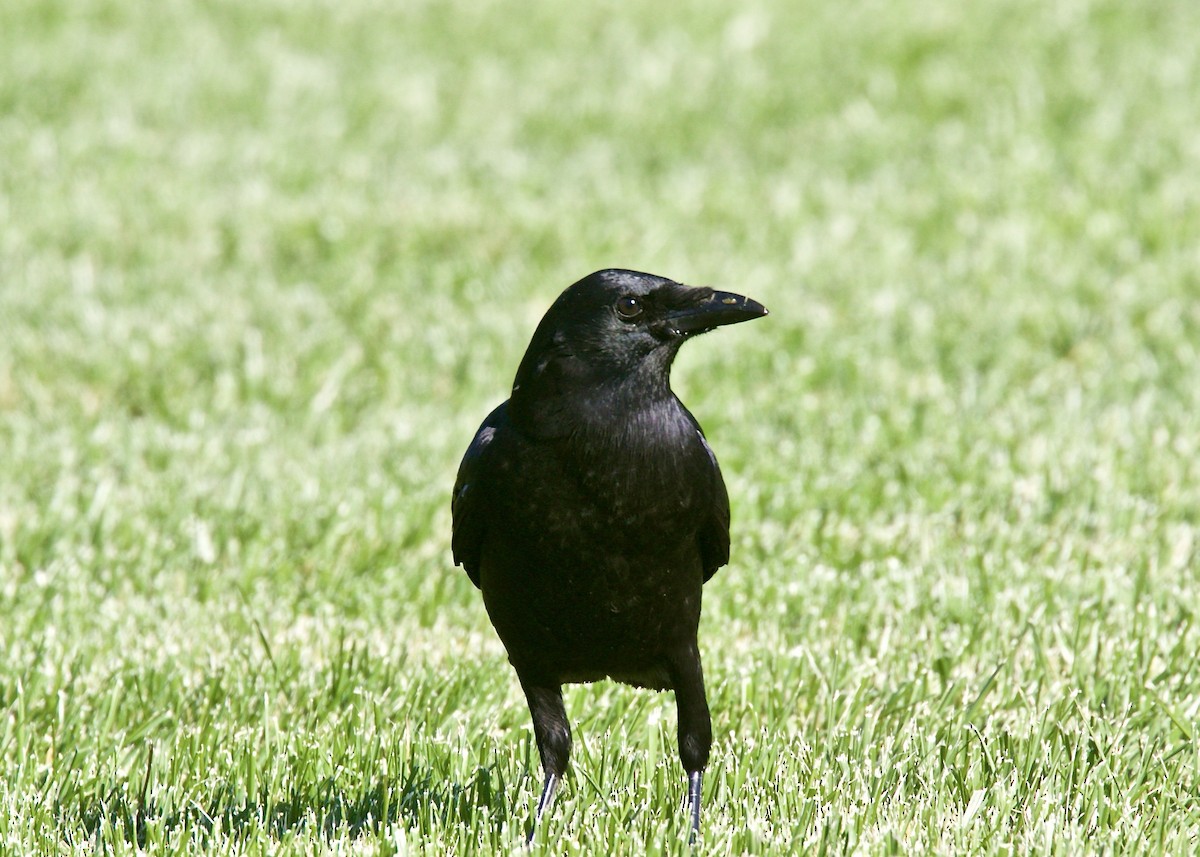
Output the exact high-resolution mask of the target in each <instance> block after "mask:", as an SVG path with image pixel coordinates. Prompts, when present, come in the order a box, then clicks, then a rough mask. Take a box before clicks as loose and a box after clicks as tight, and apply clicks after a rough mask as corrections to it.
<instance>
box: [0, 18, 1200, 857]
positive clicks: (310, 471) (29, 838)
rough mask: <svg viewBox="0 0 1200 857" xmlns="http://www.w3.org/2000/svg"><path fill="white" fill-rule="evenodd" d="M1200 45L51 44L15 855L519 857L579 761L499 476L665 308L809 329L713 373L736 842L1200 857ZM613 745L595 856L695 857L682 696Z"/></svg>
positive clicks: (748, 330)
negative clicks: (539, 356)
mask: <svg viewBox="0 0 1200 857" xmlns="http://www.w3.org/2000/svg"><path fill="white" fill-rule="evenodd" d="M1197 32H1200V6H1197V4H1195V3H1194V2H1189V0H1173V1H1172V0H1162V2H1146V3H1127V2H1112V0H1068V2H1061V3H1054V4H1048V3H1038V2H1032V0H987V2H979V3H971V4H963V3H951V2H941V0H910V2H894V3H883V2H864V3H858V4H851V5H846V4H828V3H817V2H810V0H802V2H795V3H788V2H783V0H763V2H752V3H747V4H739V5H737V6H732V5H730V4H724V3H716V2H688V3H682V4H677V5H675V4H657V5H646V6H631V5H628V4H619V3H614V2H604V3H595V4H582V5H576V6H572V7H567V6H563V5H560V4H555V3H549V2H541V0H536V2H527V3H520V4H518V3H513V2H506V0H491V1H490V2H489V1H487V0H485V2H474V3H463V2H397V3H381V2H371V0H347V2H340V3H332V2H317V0H311V2H295V3H284V2H257V0H255V2H238V3H235V2H227V1H226V0H210V2H197V0H167V2H161V3H138V2H129V0H125V2H118V0H72V2H65V0H63V2H59V0H7V2H5V3H4V4H3V5H2V6H0V707H2V710H3V714H2V715H0V765H2V766H3V769H4V776H3V777H0V842H2V843H4V847H6V848H8V849H9V850H12V851H13V853H26V854H35V853H45V854H57V853H91V852H92V851H100V850H104V849H107V850H111V851H113V852H114V853H123V852H131V851H134V850H136V849H137V848H138V847H142V848H144V849H147V850H151V851H153V852H154V853H189V852H193V851H206V852H210V853H239V854H240V853H325V852H327V851H339V850H341V849H360V850H363V851H365V852H371V853H409V852H412V853H425V852H428V853H466V852H469V851H473V850H481V851H484V852H490V851H495V850H509V849H513V848H515V847H516V845H517V843H518V842H519V841H520V838H521V835H522V834H523V831H524V829H525V825H526V824H527V823H528V820H529V812H530V802H531V800H532V799H533V798H534V796H535V794H536V790H537V787H538V781H539V774H538V771H537V768H536V752H532V753H531V750H530V732H529V729H528V726H527V724H526V717H527V714H526V712H525V708H524V703H523V700H522V699H521V696H520V693H519V690H518V688H517V685H516V681H515V678H514V676H513V675H512V674H511V671H510V670H509V668H508V666H507V664H506V662H505V660H504V654H503V650H502V648H501V647H500V645H499V643H498V641H497V640H496V639H495V637H494V634H493V633H492V631H491V629H490V627H489V625H488V623H487V619H486V615H485V613H484V610H483V606H482V603H481V600H480V598H479V597H478V593H477V592H476V591H475V590H474V588H473V587H472V586H471V584H470V582H469V581H468V580H467V578H466V576H465V575H464V574H462V573H461V571H460V570H457V569H454V568H452V566H451V560H450V556H449V489H450V487H451V485H452V482H453V476H454V470H455V468H456V466H457V463H458V457H459V455H460V454H461V452H462V450H463V449H464V448H465V446H466V444H467V442H468V441H469V439H470V437H471V435H472V432H473V431H474V429H475V427H476V425H477V424H478V422H479V421H480V420H481V419H482V418H483V416H484V415H485V414H486V413H487V411H488V410H489V409H490V408H491V407H492V406H494V405H495V404H496V403H498V402H499V401H500V400H502V399H503V398H504V397H505V396H506V395H507V390H508V387H509V385H510V383H511V378H512V374H513V372H514V371H515V368H516V364H517V362H518V361H519V359H520V356H521V354H522V353H523V351H524V348H525V345H526V342H527V341H528V337H529V335H530V333H531V332H532V330H533V327H534V325H535V324H536V322H537V320H538V319H539V318H540V316H541V313H542V312H543V311H544V310H545V308H546V307H547V306H548V305H549V303H550V302H551V301H552V300H553V298H554V297H555V296H556V295H557V294H558V293H559V291H561V289H562V288H564V287H565V286H567V285H568V284H570V283H571V282H573V281H574V280H576V279H578V278H579V277H582V276H583V275H585V274H587V273H589V272H590V271H592V270H595V269H597V268H601V267H609V266H617V267H629V268H635V269H640V270H647V271H650V272H653V273H656V274H661V275H665V276H669V277H672V278H675V279H678V280H681V281H684V282H689V283H693V284H697V285H716V286H721V287H724V288H729V289H733V290H736V291H741V292H743V293H746V294H749V295H751V296H753V297H754V298H756V299H758V300H761V301H762V302H763V303H765V304H766V305H767V306H768V307H770V309H771V312H772V314H771V316H770V318H769V319H767V320H765V321H763V322H762V323H760V324H757V325H754V326H753V327H750V326H747V327H743V328H736V329H731V330H728V331H721V332H720V333H718V334H715V335H713V336H711V337H705V338H704V339H703V340H701V341H700V342H699V343H698V344H696V345H691V346H689V347H688V348H687V349H685V351H684V354H683V355H682V356H681V358H680V361H679V363H678V365H677V369H676V372H675V387H676V390H677V391H678V392H679V393H680V395H681V397H682V398H683V399H684V401H685V402H686V403H687V404H688V405H689V407H690V408H691V409H692V411H693V412H694V413H695V414H696V415H697V417H698V418H699V419H700V421H701V422H702V423H703V424H704V426H705V428H706V430H707V432H708V434H709V437H710V440H711V441H712V444H713V446H714V448H715V449H716V451H717V454H718V455H719V457H720V459H721V462H722V465H723V469H724V471H725V474H726V481H727V482H728V484H729V488H730V494H731V497H732V502H733V515H734V547H733V562H732V564H731V566H730V567H729V568H727V569H725V570H723V571H722V572H721V573H720V574H719V575H718V576H717V577H716V578H714V580H713V581H712V582H711V584H710V586H709V587H708V588H707V589H706V605H705V620H704V623H703V625H702V639H701V642H702V647H703V652H704V656H705V659H706V668H707V674H708V680H709V684H710V695H711V697H712V701H713V707H714V717H715V727H716V732H717V736H718V746H717V753H716V757H715V759H714V764H713V769H712V771H711V773H710V776H709V778H708V780H707V783H706V799H707V801H708V802H707V807H708V812H707V818H706V830H705V834H704V837H702V840H701V841H700V843H699V844H698V846H697V847H698V850H701V851H710V852H712V853H729V852H732V853H795V852H796V851H798V850H804V849H825V851H826V852H828V853H915V854H920V853H946V854H958V853H965V852H967V851H971V852H973V853H1027V852H1030V851H1033V850H1038V851H1039V852H1041V853H1085V852H1091V851H1097V852H1100V851H1103V852H1104V853H1117V852H1121V851H1125V850H1132V851H1138V850H1140V849H1141V848H1142V847H1147V843H1149V847H1151V850H1154V849H1161V850H1167V851H1176V852H1178V853H1189V852H1190V849H1191V848H1192V847H1194V842H1195V840H1196V837H1197V836H1198V835H1200V812H1198V811H1197V809H1196V804H1195V794H1196V792H1197V789H1198V788H1200V783H1198V782H1197V775H1196V770H1197V763H1198V762H1200V749H1198V746H1197V738H1196V729H1197V725H1198V721H1200V673H1198V671H1197V664H1196V658H1197V655H1196V652H1197V651H1198V643H1200V638H1198V635H1197V632H1196V631H1195V630H1194V628H1193V621H1194V610H1195V605H1196V603H1197V596H1198V595H1200V584H1198V581H1197V556H1198V553H1197V551H1198V549H1197V545H1196V535H1197V524H1198V514H1200V489H1198V487H1197V476H1198V470H1200V466H1198V464H1197V454H1198V450H1200V417H1198V416H1197V414H1198V412H1200V381H1198V374H1197V373H1198V370H1200V350H1198V345H1197V343H1198V342H1200V301H1198V298H1200V283H1198V274H1197V271H1198V270H1200V241H1197V236H1198V235H1200V210H1198V204H1197V200H1198V199H1200V133H1197V117H1198V116H1200V51H1198V49H1197V47H1196V44H1197V40H1196V33H1197ZM568 710H569V712H570V714H571V716H572V718H573V720H574V722H575V724H576V729H577V736H578V740H579V741H580V746H579V748H578V750H577V754H576V760H575V774H574V776H573V777H572V779H571V781H570V782H569V783H568V786H567V788H566V789H565V790H564V793H563V796H562V800H561V802H560V803H559V805H558V806H556V812H555V816H554V818H553V819H552V820H551V822H550V825H549V826H548V831H547V832H546V833H545V836H546V839H545V843H548V844H549V845H550V846H552V847H553V848H554V849H557V850H558V851H566V852H567V853H592V852H608V853H646V852H647V851H651V850H653V851H655V852H656V853H657V852H671V853H673V852H674V851H676V850H683V849H684V845H683V841H684V840H683V838H682V837H683V833H684V830H685V825H684V824H683V815H682V813H681V812H680V811H679V809H678V806H679V801H680V800H681V798H682V793H683V779H682V773H681V770H680V768H679V765H678V762H677V760H676V759H675V747H674V713H673V706H672V704H671V699H670V695H669V694H668V695H662V696H656V695H653V694H647V693H644V692H641V693H639V692H636V691H632V690H629V689H625V688H617V687H612V686H608V685H600V686H594V687H586V688H579V689H575V690H572V691H571V692H570V694H569V695H568ZM536 847H537V848H542V847H545V846H544V845H543V844H539V845H538V846H536ZM548 850H549V849H548Z"/></svg>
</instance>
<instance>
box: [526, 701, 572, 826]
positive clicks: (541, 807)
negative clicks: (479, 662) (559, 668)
mask: <svg viewBox="0 0 1200 857" xmlns="http://www.w3.org/2000/svg"><path fill="white" fill-rule="evenodd" d="M521 688H522V690H524V691H525V699H526V701H527V702H528V703H529V713H530V714H531V715H532V716H533V734H534V737H535V738H536V739H537V745H538V754H539V755H540V756H541V758H542V771H543V772H544V773H545V775H546V779H545V782H544V784H543V785H542V796H541V797H540V798H539V799H538V804H537V812H536V813H535V815H534V817H533V827H532V828H530V831H529V841H530V842H532V841H533V834H534V832H535V831H536V830H537V824H538V822H539V821H541V818H542V813H544V812H545V811H546V810H548V809H549V808H550V804H551V803H552V802H553V801H554V793H555V791H556V790H557V789H558V784H559V782H561V781H562V777H563V774H565V773H566V770H567V760H568V759H569V758H570V756H571V724H570V723H568V722H567V709H566V707H565V706H564V705H563V698H562V686H561V685H558V684H552V683H547V684H540V683H534V682H530V681H526V680H525V679H522V680H521Z"/></svg>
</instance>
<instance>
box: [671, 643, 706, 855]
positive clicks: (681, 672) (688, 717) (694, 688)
mask: <svg viewBox="0 0 1200 857" xmlns="http://www.w3.org/2000/svg"><path fill="white" fill-rule="evenodd" d="M671 680H672V683H673V684H674V685H675V705H676V707H677V708H678V711H679V759H680V761H681V762H683V769H684V770H685V771H686V772H687V777H688V815H689V816H690V819H691V823H692V832H691V838H692V839H693V840H694V839H695V837H696V834H697V833H699V832H700V785H701V782H702V779H703V774H704V767H705V766H706V765H707V764H708V754H709V751H710V750H711V749H712V719H711V718H710V716H709V713H708V699H707V698H706V697H705V695H704V672H703V670H701V668H700V652H699V651H698V650H697V649H696V646H695V644H694V643H693V644H692V645H690V646H688V647H687V649H686V650H684V651H683V652H681V653H680V654H679V655H678V656H677V657H676V658H675V659H674V660H673V663H672V664H671Z"/></svg>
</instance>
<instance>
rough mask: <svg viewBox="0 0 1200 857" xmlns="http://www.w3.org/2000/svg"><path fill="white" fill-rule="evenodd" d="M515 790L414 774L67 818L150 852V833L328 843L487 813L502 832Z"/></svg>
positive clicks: (228, 793)
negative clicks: (247, 833)
mask: <svg viewBox="0 0 1200 857" xmlns="http://www.w3.org/2000/svg"><path fill="white" fill-rule="evenodd" d="M511 793H512V792H510V789H509V787H508V785H507V784H506V783H505V782H504V781H503V778H502V777H497V776H496V774H495V772H494V771H493V769H492V768H478V769H477V770H476V771H475V774H474V776H472V777H471V778H470V779H469V780H467V781H465V782H449V783H448V782H444V781H439V780H438V779H437V778H436V777H435V775H434V774H433V772H432V771H431V770H429V769H426V768H422V767H416V766H414V767H412V768H410V769H408V770H407V771H405V772H404V774H403V775H402V776H401V777H400V778H399V779H396V778H386V779H380V780H376V781H375V782H373V783H370V784H364V785H363V786H362V787H361V788H358V789H354V788H347V787H346V786H345V785H342V784H339V783H338V782H337V781H335V780H334V779H332V778H326V779H324V780H321V781H319V782H316V783H309V784H308V786H307V788H305V789H304V793H303V794H301V793H299V792H293V793H291V794H288V795H286V796H284V797H283V799H281V800H276V799H273V798H271V797H269V796H266V795H260V796H259V797H258V798H257V799H247V798H246V797H245V796H244V795H238V794H235V793H234V790H233V788H232V787H230V788H227V789H226V790H221V789H218V790H217V791H216V792H215V793H214V794H212V795H211V797H210V798H209V799H208V800H207V801H204V802H203V804H202V803H200V802H198V801H195V800H189V799H184V800H181V801H178V802H176V801H171V800H169V799H168V800H167V801H163V802H160V801H158V800H156V799H155V798H153V797H150V798H147V796H146V795H145V794H144V793H143V794H141V795H136V794H121V793H118V790H116V789H114V790H113V792H112V793H110V794H109V795H108V796H107V797H101V798H97V799H96V800H95V802H94V803H90V804H80V805H79V806H77V807H74V808H72V807H62V808H61V809H60V818H61V819H62V820H63V821H65V822H67V823H68V824H70V823H76V824H79V825H80V826H81V827H82V828H83V830H84V831H86V833H87V835H88V836H89V837H95V838H97V839H99V838H101V836H102V835H103V838H104V839H108V840H111V838H113V837H114V836H115V838H117V839H120V840H124V841H126V842H128V843H130V844H136V845H138V846H139V847H143V846H145V845H146V840H147V835H146V833H147V828H148V827H149V826H154V827H157V828H159V829H161V830H164V831H167V832H176V833H177V832H179V831H203V832H204V833H211V832H213V831H214V830H219V831H222V832H224V833H226V834H232V835H233V836H234V837H235V838H236V836H237V833H238V831H243V830H248V829H252V830H254V831H255V832H258V831H262V832H265V833H267V834H268V835H269V836H271V837H272V838H276V839H278V838H281V837H282V836H283V835H285V834H287V833H289V832H292V833H307V834H308V835H314V834H315V835H317V836H320V837H321V838H335V837H342V836H345V835H347V834H349V835H351V836H354V835H358V834H361V833H368V834H369V833H376V832H379V833H382V832H384V831H386V830H387V829H388V828H390V827H391V826H392V825H394V824H396V823H397V822H401V823H403V824H404V826H406V827H408V828H409V829H411V830H413V831H415V832H424V831H428V830H430V829H432V828H434V827H441V826H444V825H447V824H462V825H467V826H470V825H473V824H474V823H475V821H476V819H477V817H478V816H479V815H480V811H481V810H484V809H485V808H486V810H487V812H486V817H487V818H488V819H489V820H490V825H493V826H495V827H496V828H499V826H500V825H501V823H503V822H504V821H505V820H507V819H508V816H509V812H510V811H511V809H512V801H511V799H510V794H511Z"/></svg>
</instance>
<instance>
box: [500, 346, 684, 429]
mask: <svg viewBox="0 0 1200 857" xmlns="http://www.w3.org/2000/svg"><path fill="white" fill-rule="evenodd" d="M510 401H511V409H512V413H513V415H514V418H515V420H516V422H517V425H518V427H519V428H520V429H521V430H522V431H523V432H525V433H526V434H528V435H531V436H534V437H541V438H553V437H566V436H571V435H585V436H587V435H591V434H593V433H594V432H601V433H603V432H610V433H611V432H614V431H616V432H621V431H622V430H623V428H622V427H623V426H628V425H634V426H636V425H638V424H640V423H643V422H646V421H648V420H661V419H663V418H664V417H666V416H667V415H673V414H675V412H676V411H677V410H682V405H680V404H679V400H678V399H677V398H676V397H675V394H674V393H673V392H671V384H670V366H669V365H668V366H655V365H651V364H649V363H648V362H647V363H643V364H641V365H639V366H637V367H635V368H634V370H633V371H629V372H619V373H618V372H600V371H594V370H593V371H591V372H583V371H579V368H578V367H576V371H571V367H566V368H565V369H564V367H556V369H555V370H553V371H545V372H541V373H536V374H533V375H531V376H529V377H527V378H525V379H519V381H518V384H516V385H514V387H513V393H512V398H511V400H510Z"/></svg>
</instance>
